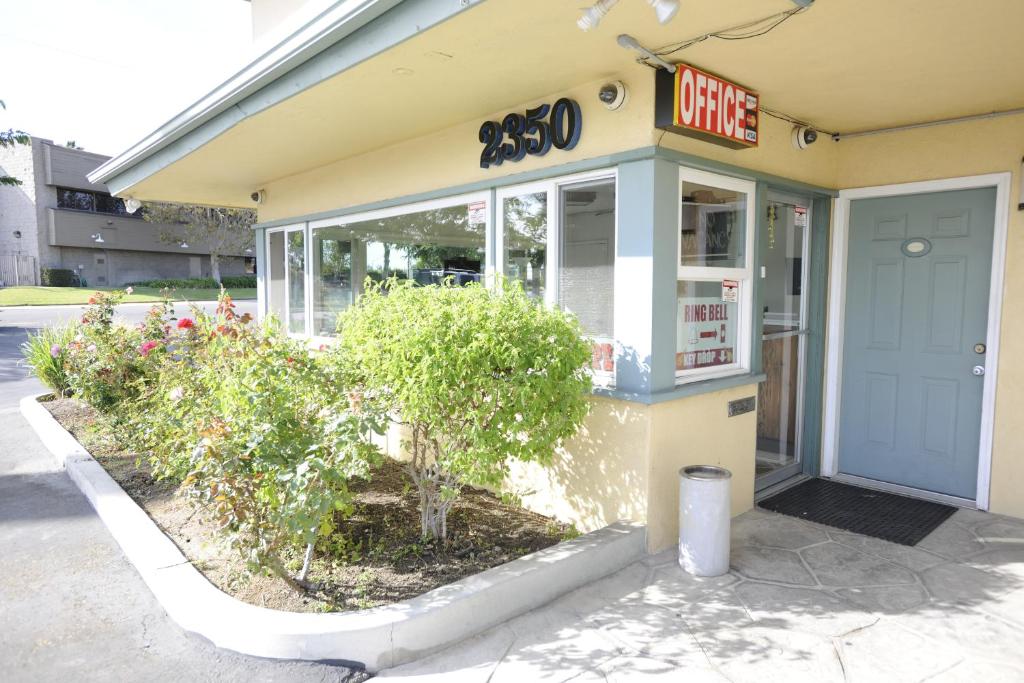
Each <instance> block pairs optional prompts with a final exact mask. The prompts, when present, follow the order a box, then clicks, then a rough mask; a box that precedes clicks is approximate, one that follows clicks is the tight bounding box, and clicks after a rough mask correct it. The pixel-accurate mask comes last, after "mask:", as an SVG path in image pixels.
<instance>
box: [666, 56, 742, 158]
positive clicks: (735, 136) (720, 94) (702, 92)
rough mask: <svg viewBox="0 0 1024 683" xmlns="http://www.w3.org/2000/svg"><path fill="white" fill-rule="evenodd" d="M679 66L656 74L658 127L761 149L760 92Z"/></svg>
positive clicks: (693, 68)
mask: <svg viewBox="0 0 1024 683" xmlns="http://www.w3.org/2000/svg"><path fill="white" fill-rule="evenodd" d="M676 67H677V68H676V72H675V73H674V74H671V73H669V72H668V71H665V70H664V69H659V70H658V72H657V74H656V75H655V83H654V85H655V89H654V107H655V116H654V120H655V123H654V125H655V126H657V127H658V128H662V129H664V130H669V131H672V132H673V133H679V134H681V135H687V136H690V137H695V138H698V139H700V140H704V141H706V142H714V143H716V144H719V145H724V146H726V147H732V148H734V149H741V148H744V147H757V142H758V123H759V121H760V116H761V112H760V109H759V102H760V96H758V94H757V93H755V92H752V91H751V90H749V89H748V88H745V87H743V86H741V85H737V84H736V83H733V82H731V81H727V80H725V79H723V78H719V77H718V76H715V75H713V74H710V73H708V72H706V71H702V70H700V69H698V68H696V67H692V66H690V65H688V64H677V65H676Z"/></svg>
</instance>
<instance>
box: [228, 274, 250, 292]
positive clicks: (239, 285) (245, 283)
mask: <svg viewBox="0 0 1024 683" xmlns="http://www.w3.org/2000/svg"><path fill="white" fill-rule="evenodd" d="M220 281H221V283H222V284H223V285H224V287H225V288H227V289H255V287H256V276H255V275H225V276H224V277H222V278H221V279H220Z"/></svg>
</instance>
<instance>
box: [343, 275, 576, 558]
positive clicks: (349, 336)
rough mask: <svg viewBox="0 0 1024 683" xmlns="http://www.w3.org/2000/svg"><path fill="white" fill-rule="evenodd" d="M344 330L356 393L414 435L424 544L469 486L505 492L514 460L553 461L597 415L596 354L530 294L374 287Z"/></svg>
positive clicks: (347, 316) (411, 446)
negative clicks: (593, 403) (589, 416)
mask: <svg viewBox="0 0 1024 683" xmlns="http://www.w3.org/2000/svg"><path fill="white" fill-rule="evenodd" d="M338 331H339V333H340V339H339V343H338V344H337V345H335V346H334V347H333V348H332V350H331V351H330V352H329V353H330V355H331V358H332V359H333V362H334V363H335V366H336V367H337V368H338V369H339V372H340V373H341V374H342V376H343V377H344V379H345V381H346V382H347V383H348V384H347V385H348V386H355V387H358V389H359V390H360V391H361V392H362V398H363V403H364V405H367V404H374V405H376V406H377V408H376V409H377V410H379V411H380V412H381V413H382V414H394V415H396V416H397V417H396V419H397V420H398V421H400V422H401V423H403V424H405V425H406V426H407V427H408V429H409V430H410V432H411V438H410V439H409V440H408V442H407V443H406V444H405V445H406V447H407V449H408V451H409V453H410V455H411V460H410V462H409V463H408V465H407V469H408V471H409V474H410V476H411V477H412V479H413V481H414V483H415V485H416V487H417V490H418V492H419V495H420V512H421V531H422V534H423V536H424V537H430V538H435V539H442V540H443V539H445V537H446V534H447V528H446V520H447V514H448V510H449V509H450V507H451V505H452V503H453V502H454V500H455V498H456V497H457V496H458V492H459V486H460V485H462V484H474V485H482V486H488V487H492V488H498V487H499V486H500V485H501V484H502V482H503V480H504V478H505V476H506V474H507V471H508V463H509V460H510V459H513V458H515V459H518V460H524V461H540V462H546V461H549V460H550V459H551V458H552V457H553V453H554V449H555V447H556V446H557V444H558V443H559V441H560V440H562V439H566V438H568V437H571V436H572V435H573V434H575V433H576V431H577V430H578V429H579V427H580V426H581V424H582V422H583V419H584V417H585V416H586V413H587V408H588V402H587V395H588V393H589V390H590V378H589V375H588V374H587V372H586V371H585V367H586V366H587V364H588V363H589V361H590V356H591V351H590V345H589V344H588V343H587V342H586V341H585V340H584V338H583V335H582V332H581V329H580V327H579V324H578V322H577V321H576V320H575V319H574V318H573V317H571V316H569V315H567V314H565V313H563V312H561V311H558V310H552V309H550V308H547V307H545V306H539V305H537V304H535V303H534V302H533V301H531V300H530V299H529V298H528V297H527V296H526V295H525V294H524V293H523V291H522V289H521V288H519V287H515V286H511V285H510V286H507V287H505V288H503V292H502V293H492V292H489V291H488V290H486V289H485V288H483V287H481V286H479V285H475V284H473V285H469V286H466V287H453V286H427V287H419V286H414V285H412V284H410V283H408V282H399V281H397V280H390V281H388V282H386V283H384V284H383V285H381V284H374V283H371V282H367V285H366V293H365V294H364V295H363V296H362V298H361V299H360V301H359V302H358V303H357V304H356V305H354V306H351V307H349V308H348V309H347V310H346V311H345V312H343V313H342V314H341V315H340V316H339V318H338Z"/></svg>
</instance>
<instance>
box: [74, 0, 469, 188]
mask: <svg viewBox="0 0 1024 683" xmlns="http://www.w3.org/2000/svg"><path fill="white" fill-rule="evenodd" d="M481 2H484V0H379V1H378V2H375V3H370V4H369V8H370V9H371V10H372V9H373V7H374V6H378V5H379V6H380V8H385V9H384V11H383V12H382V13H380V14H379V16H375V17H374V18H373V19H371V20H370V21H369V22H367V23H365V24H361V25H358V26H357V27H356V28H354V29H353V28H351V27H346V26H345V25H343V24H340V25H338V26H335V27H333V28H332V29H331V30H330V31H326V32H325V33H324V35H323V36H322V37H321V38H320V39H319V42H313V43H311V44H310V45H308V46H306V47H305V48H304V49H303V50H302V51H301V52H300V53H298V54H297V55H296V56H295V57H294V58H293V59H292V60H291V61H290V62H288V63H285V64H282V65H279V66H277V68H276V69H275V68H274V66H273V65H271V66H269V67H268V69H267V70H266V71H265V72H258V73H255V74H254V75H253V77H252V78H251V79H250V80H249V81H247V82H245V83H240V84H238V86H237V88H235V90H236V92H234V93H233V94H230V93H229V94H226V95H225V97H224V98H223V100H222V101H220V102H218V103H217V104H216V105H215V106H211V107H210V108H209V109H207V110H203V111H200V112H198V113H197V114H196V115H195V116H194V117H191V118H187V119H184V120H182V121H181V122H180V124H177V125H174V124H175V119H172V121H171V122H169V123H168V124H165V126H164V127H163V128H167V129H168V130H167V131H166V132H164V131H163V130H162V129H161V130H158V131H156V132H155V133H153V134H152V135H150V136H149V138H151V139H148V140H147V141H144V142H143V143H140V145H139V147H140V149H139V150H138V151H135V150H131V149H130V150H129V151H128V152H125V153H124V154H122V155H119V156H118V157H115V158H114V159H112V160H111V161H109V162H108V163H107V164H104V165H103V166H101V167H100V168H98V169H97V170H96V171H94V172H93V173H91V174H90V179H91V180H92V182H103V183H104V184H106V185H107V187H109V188H110V192H111V193H112V194H119V193H121V192H125V191H126V190H128V189H129V188H131V187H132V186H133V185H135V184H137V183H139V182H141V181H143V180H145V179H146V178H148V177H149V176H152V175H154V174H156V173H158V172H159V171H161V170H163V169H164V168H167V167H168V166H170V165H171V164H173V163H174V162H176V161H178V160H180V159H182V158H184V157H185V156H187V155H188V154H189V153H191V152H193V151H195V150H196V149H198V148H199V147H202V146H203V145H205V144H207V143H208V142H210V141H212V140H213V139H214V138H216V137H218V136H219V135H221V134H223V133H224V132H225V131H227V130H228V129H230V128H231V127H233V126H235V125H236V124H238V123H239V122H241V121H243V120H245V119H246V118H248V117H250V116H253V115H255V114H257V113H259V112H261V111H264V110H266V109H269V108H270V107H273V106H275V105H277V104H280V103H281V102H283V101H285V100H287V99H289V98H290V97H293V96H294V95H298V94H299V93H301V92H304V91H305V90H308V89H309V88H312V87H313V86H315V85H317V84H319V83H322V82H323V81H325V80H327V79H329V78H332V77H334V76H336V75H337V74H339V73H342V72H344V71H347V70H348V69H351V68H352V67H354V66H356V65H358V64H360V63H362V62H364V61H366V60H368V59H370V58H372V57H374V56H376V55H378V54H380V53H382V52H384V51H386V50H389V49H391V48H393V47H395V46H396V45H399V44H401V43H403V42H405V41H406V40H408V39H409V38H412V37H413V36H415V35H416V34H417V33H420V32H422V31H424V30H427V29H429V28H432V27H434V26H437V25H438V24H441V23H443V22H445V21H447V20H448V19H450V18H452V17H454V16H455V15H457V14H459V13H461V12H464V11H466V10H467V9H469V8H471V7H473V6H475V5H478V4H479V3H481ZM364 19H365V18H364ZM314 21H315V20H314ZM307 26H308V25H307ZM304 28H305V27H304ZM346 28H347V31H346ZM265 56H266V55H264V56H263V57H265ZM263 57H261V58H263ZM229 83H230V81H228V83H226V84H225V85H228V84H229ZM221 87H224V86H221ZM211 95H212V94H211ZM207 97H210V96H209V95H208V96H207ZM204 99H205V98H204ZM200 102H201V101H200ZM198 104H199V103H197V104H196V105H193V107H197V106H198ZM186 112H188V110H186ZM184 116H185V112H183V114H181V115H179V116H178V117H176V119H178V118H181V117H184ZM143 145H144V146H143ZM132 157H135V158H132Z"/></svg>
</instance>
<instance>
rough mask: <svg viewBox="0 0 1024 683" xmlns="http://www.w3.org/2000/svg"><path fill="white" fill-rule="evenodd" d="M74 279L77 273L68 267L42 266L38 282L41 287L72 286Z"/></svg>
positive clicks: (76, 278) (76, 277) (74, 282)
mask: <svg viewBox="0 0 1024 683" xmlns="http://www.w3.org/2000/svg"><path fill="white" fill-rule="evenodd" d="M76 280H78V275H77V274H76V273H75V271H73V270H70V269H68V268H43V269H42V270H41V271H39V282H40V283H41V284H42V285H43V287H74V286H75V284H76Z"/></svg>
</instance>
